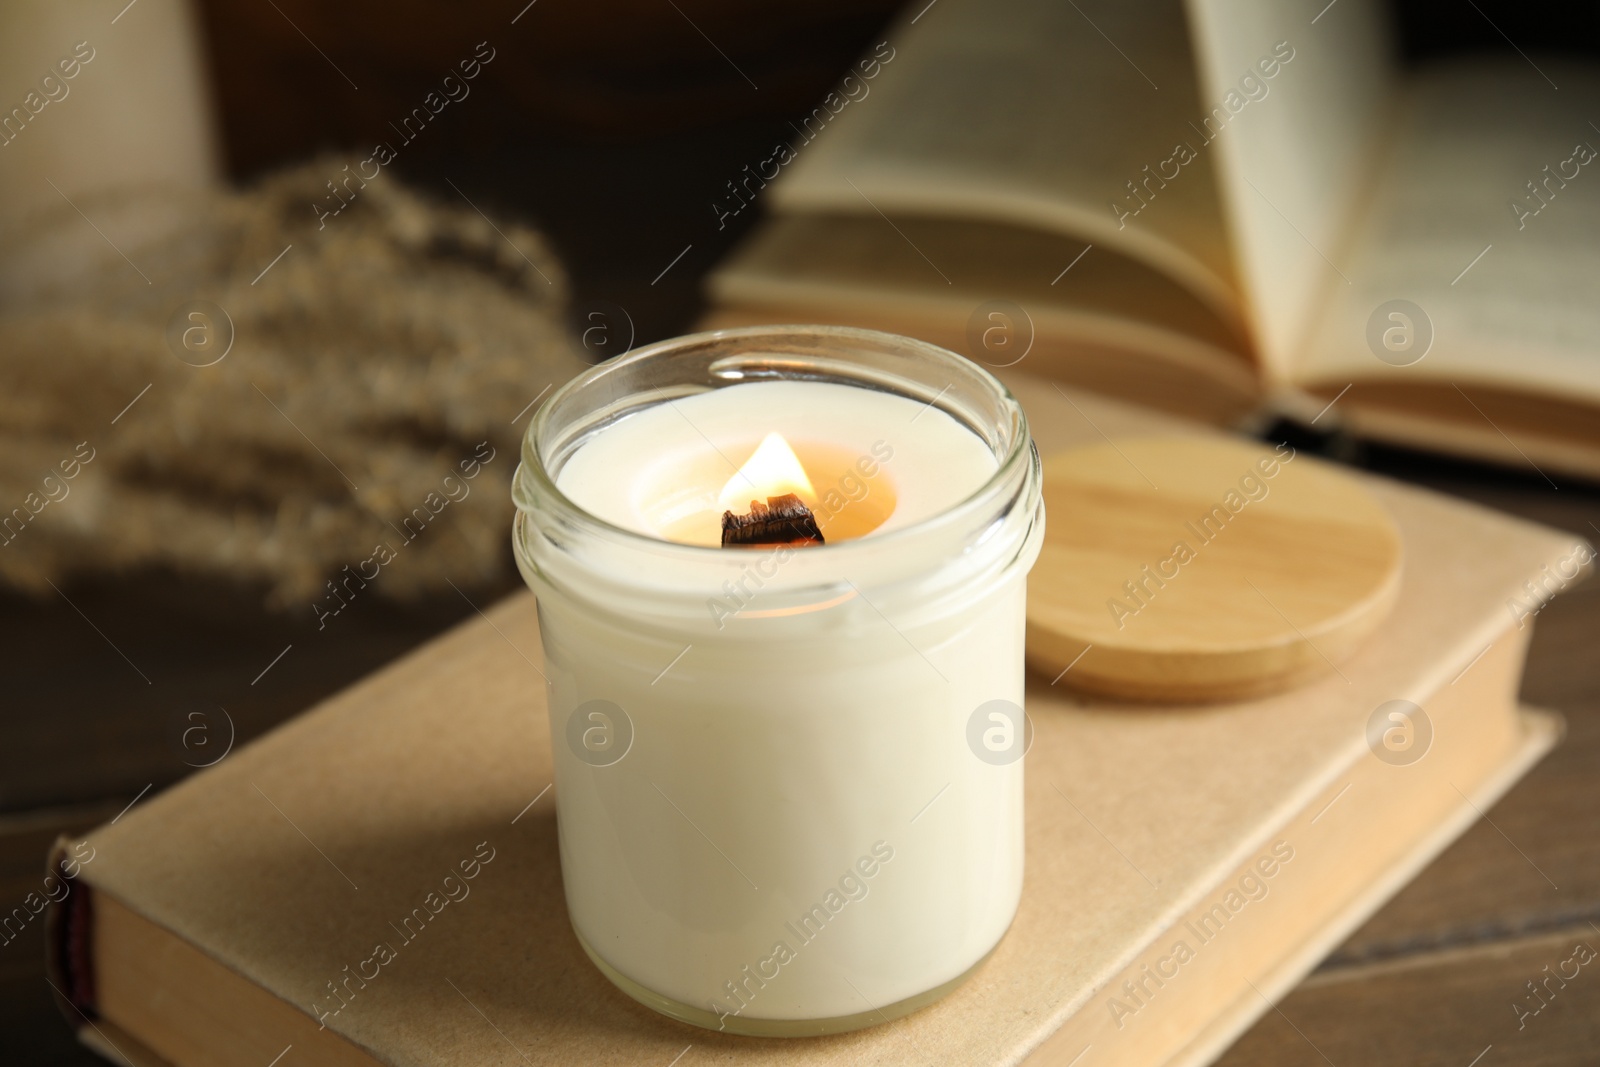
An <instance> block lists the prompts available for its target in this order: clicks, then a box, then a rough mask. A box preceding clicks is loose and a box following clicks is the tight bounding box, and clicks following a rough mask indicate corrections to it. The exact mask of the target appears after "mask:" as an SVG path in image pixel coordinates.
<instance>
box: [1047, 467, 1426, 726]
mask: <svg viewBox="0 0 1600 1067" xmlns="http://www.w3.org/2000/svg"><path fill="white" fill-rule="evenodd" d="M1044 497H1045V515H1046V520H1045V542H1044V548H1043V550H1042V551H1041V552H1040V554H1039V560H1038V562H1037V563H1036V564H1035V566H1034V569H1033V572H1032V573H1031V575H1030V576H1029V579H1028V661H1029V663H1030V665H1032V666H1033V667H1034V668H1035V669H1037V670H1040V671H1042V672H1044V673H1045V674H1046V675H1047V676H1048V677H1050V678H1052V679H1057V680H1058V681H1059V683H1060V684H1062V685H1070V686H1072V687H1074V688H1077V689H1081V690H1085V691H1088V692H1093V693H1098V694H1102V695H1107V696H1113V697H1120V698H1125V699H1132V700H1152V701H1163V702H1168V703H1185V702H1191V701H1216V700H1236V699H1243V698H1246V697H1252V696H1259V695H1262V694H1265V693H1269V692H1275V691H1277V690H1280V689H1285V688H1289V687H1291V686H1294V685H1299V684H1302V683H1304V682H1307V681H1309V680H1311V679H1313V678H1315V677H1317V676H1319V675H1322V674H1324V673H1327V672H1329V671H1335V670H1338V666H1337V665H1338V664H1339V663H1340V662H1341V661H1343V660H1344V659H1345V658H1346V657H1348V656H1349V655H1350V654H1351V653H1352V652H1354V651H1355V649H1356V648H1357V646H1358V645H1359V644H1360V642H1361V641H1362V639H1363V638H1365V637H1366V636H1367V635H1368V634H1369V633H1371V632H1372V630H1373V628H1374V627H1376V626H1377V624H1378V623H1379V622H1381V621H1382V620H1383V618H1384V617H1385V616H1386V615H1387V614H1388V613H1389V609H1390V608H1391V607H1392V606H1393V604H1394V601H1395V597H1396V595H1397V594H1398V592H1399V588H1400V561H1401V545H1400V533H1399V530H1398V529H1396V527H1395V525H1394V522H1393V521H1392V520H1391V519H1390V518H1389V515H1388V513H1387V512H1386V511H1385V510H1384V509H1383V507H1382V506H1381V505H1380V504H1379V503H1378V501H1377V500H1376V499H1375V498H1374V497H1373V495H1372V494H1371V493H1370V492H1368V491H1367V489H1366V487H1365V486H1363V485H1362V484H1361V483H1360V482H1359V481H1357V480H1356V479H1355V478H1353V477H1351V476H1350V475H1347V474H1343V473H1341V472H1339V471H1338V470H1337V469H1336V468H1334V467H1332V466H1330V465H1328V464H1325V463H1321V462H1319V461H1318V460H1315V459H1313V458H1311V457H1309V456H1297V455H1296V454H1295V452H1294V450H1293V449H1292V448H1290V447H1289V446H1287V445H1281V446H1278V448H1277V449H1274V448H1271V447H1268V446H1265V445H1261V444H1258V443H1254V442H1244V441H1237V440H1231V439H1226V438H1216V439H1213V438H1194V437H1161V438H1130V439H1119V440H1114V441H1107V442H1106V443H1104V444H1100V445H1093V446H1089V447H1085V448H1078V449H1073V450H1070V451H1067V452H1062V453H1058V454H1056V455H1053V456H1049V457H1047V458H1046V459H1045V463H1044Z"/></svg>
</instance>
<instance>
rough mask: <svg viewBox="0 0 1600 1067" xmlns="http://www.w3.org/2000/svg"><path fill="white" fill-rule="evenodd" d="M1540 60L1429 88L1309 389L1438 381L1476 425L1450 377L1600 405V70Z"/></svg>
mask: <svg viewBox="0 0 1600 1067" xmlns="http://www.w3.org/2000/svg"><path fill="white" fill-rule="evenodd" d="M1534 59H1535V60H1536V61H1537V62H1538V66H1537V67H1536V66H1534V65H1533V63H1532V62H1529V61H1526V60H1524V59H1522V58H1520V57H1517V56H1508V57H1506V58H1505V59H1504V60H1495V61H1483V60H1478V61H1472V62H1458V63H1453V64H1449V65H1446V66H1441V67H1439V68H1435V69H1433V70H1431V71H1428V72H1425V73H1424V74H1422V75H1421V76H1420V77H1419V78H1418V79H1417V80H1416V84H1415V87H1414V89H1413V90H1412V92H1411V94H1410V98H1409V101H1408V105H1407V106H1406V108H1405V109H1404V110H1403V112H1402V113H1401V115H1400V117H1399V122H1398V125H1397V128H1396V131H1395V135H1394V139H1393V148H1392V152H1391V155H1390V157H1389V160H1388V162H1387V164H1386V166H1385V169H1384V171H1383V174H1382V177H1381V185H1380V187H1379V193H1378V196H1377V198H1376V200H1375V202H1374V204H1373V208H1372V211H1371V213H1370V214H1369V215H1368V216H1367V218H1366V219H1365V220H1364V222H1363V224H1362V226H1361V227H1360V229H1359V230H1358V232H1357V235H1356V237H1357V242H1356V244H1355V247H1354V251H1353V254H1352V256H1351V258H1350V259H1349V260H1348V261H1347V262H1346V263H1345V264H1343V265H1344V267H1345V273H1347V274H1348V275H1349V276H1350V278H1351V280H1352V282H1353V284H1352V285H1351V286H1349V287H1344V286H1340V287H1339V288H1340V289H1341V290H1342V292H1336V293H1335V294H1334V296H1335V301H1334V303H1333V304H1332V305H1331V306H1330V308H1329V313H1328V317H1327V318H1326V320H1325V321H1324V324H1323V326H1322V328H1321V329H1320V330H1319V331H1318V334H1319V337H1318V343H1317V344H1316V345H1314V346H1312V347H1311V348H1310V350H1309V351H1308V356H1307V360H1306V363H1305V364H1304V366H1303V367H1301V368H1300V370H1299V373H1298V374H1297V376H1296V378H1297V380H1298V381H1299V382H1300V383H1302V384H1306V385H1315V384H1319V383H1323V384H1332V386H1333V388H1335V389H1337V388H1340V387H1342V386H1343V385H1344V384H1345V383H1347V382H1351V381H1354V380H1358V379H1359V380H1361V381H1362V382H1363V383H1365V382H1368V381H1372V382H1377V383H1381V384H1384V385H1386V386H1392V385H1403V384H1407V383H1411V384H1416V385H1420V384H1422V383H1429V382H1431V383H1434V384H1436V385H1437V386H1439V387H1441V388H1442V389H1443V390H1444V391H1445V392H1446V393H1448V398H1449V399H1453V400H1454V401H1456V404H1457V406H1459V407H1460V408H1461V409H1462V412H1463V413H1464V417H1466V418H1468V419H1470V420H1472V421H1481V420H1480V419H1479V418H1478V416H1477V415H1475V414H1474V413H1473V411H1472V409H1471V407H1470V406H1469V405H1468V403H1466V402H1463V400H1462V398H1461V397H1459V396H1457V395H1456V392H1455V388H1454V387H1453V385H1452V383H1454V386H1459V388H1461V389H1462V390H1464V391H1465V395H1466V396H1467V397H1468V398H1470V399H1471V400H1473V401H1474V402H1479V403H1480V405H1481V399H1480V398H1479V397H1477V396H1476V395H1474V393H1473V385H1474V384H1476V385H1478V386H1479V387H1492V388H1495V389H1504V390H1507V391H1511V392H1520V393H1524V394H1527V393H1533V394H1545V395H1547V396H1554V397H1557V398H1560V399H1561V400H1563V401H1566V402H1579V403H1589V404H1594V403H1600V355H1597V353H1596V344H1597V342H1596V338H1597V337H1600V159H1597V152H1600V128H1597V127H1596V125H1595V123H1597V122H1600V76H1597V75H1596V74H1594V73H1593V72H1592V71H1589V70H1587V69H1584V68H1579V67H1575V66H1571V65H1561V64H1557V63H1552V62H1551V61H1549V60H1546V59H1542V58H1540V57H1537V56H1536V57H1534ZM1555 86H1559V87H1560V88H1559V90H1558V89H1557V88H1555ZM1395 300H1406V301H1409V302H1411V303H1412V304H1413V305H1414V306H1415V307H1416V308H1417V309H1420V312H1421V314H1420V315H1418V314H1416V313H1415V312H1409V311H1405V310H1403V309H1402V311H1401V312H1400V314H1401V315H1402V318H1401V319H1392V318H1390V317H1389V313H1387V312H1384V311H1383V310H1382V308H1383V306H1384V305H1386V304H1388V303H1389V302H1390V301H1395ZM1372 323H1375V324H1376V329H1375V332H1374V331H1373V329H1372V327H1369V324H1372ZM1390 330H1394V331H1396V332H1393V333H1389V334H1388V341H1389V342H1391V343H1390V344H1389V345H1387V346H1386V344H1385V333H1386V332H1387V331H1390ZM1407 331H1410V332H1411V333H1412V338H1411V339H1410V341H1409V342H1408V340H1407V337H1406V333H1407ZM1369 332H1374V341H1373V342H1372V343H1369V337H1368V334H1369ZM1406 343H1409V344H1410V345H1411V346H1412V347H1411V348H1410V350H1409V351H1405V350H1402V349H1401V346H1403V345H1404V344H1406ZM1374 344H1376V347H1374ZM1380 352H1381V353H1384V354H1383V355H1381V356H1380V355H1379V353H1380ZM1592 433H1593V424H1592V422H1591V426H1590V434H1591V436H1592Z"/></svg>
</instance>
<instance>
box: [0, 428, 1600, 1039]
mask: <svg viewBox="0 0 1600 1067" xmlns="http://www.w3.org/2000/svg"><path fill="white" fill-rule="evenodd" d="M1366 465H1367V466H1369V467H1374V468H1376V469H1380V470H1384V471H1385V472H1387V473H1390V474H1393V475H1396V476H1400V477H1405V478H1408V479H1410V480H1413V481H1417V482H1419V483H1422V484H1428V485H1431V486H1433V487H1435V488H1440V489H1443V490H1445V491H1449V492H1455V493H1458V494H1460V495H1462V496H1466V497H1469V498H1472V499H1476V500H1478V501H1481V502H1483V503H1486V504H1489V505H1491V506H1495V507H1499V508H1502V509H1504V510H1507V511H1512V512H1515V513H1518V514H1521V515H1525V516H1527V517H1530V518H1534V519H1537V520H1539V521H1542V522H1546V523H1549V524H1551V525H1554V526H1558V527H1561V528H1563V529H1567V530H1570V531H1572V532H1573V533H1576V534H1579V535H1584V534H1587V535H1588V536H1589V537H1590V538H1591V539H1594V540H1600V491H1597V490H1594V489H1588V490H1585V489H1583V488H1582V487H1579V486H1576V485H1566V484H1563V485H1562V487H1561V489H1560V490H1559V491H1552V490H1551V489H1550V488H1549V486H1548V485H1546V484H1545V483H1544V482H1543V481H1540V480H1538V479H1536V478H1528V479H1523V478H1520V477H1514V476H1507V475H1500V474H1496V473H1494V472H1489V471H1484V470H1470V469H1465V468H1456V467H1448V466H1444V465H1441V464H1435V463H1427V462H1420V461H1417V460H1414V459H1410V458H1407V457H1404V456H1382V457H1376V458H1369V461H1368V462H1367V463H1366ZM508 589H509V587H506V586H502V587H498V588H477V589H471V590H466V591H465V595H466V596H467V597H470V598H471V599H472V601H473V602H475V603H477V604H479V605H483V604H487V603H489V602H491V601H492V600H494V599H495V598H496V597H497V596H499V595H502V594H503V593H504V592H506V591H508ZM63 593H64V596H56V597H54V598H52V599H49V600H44V601H37V602H36V601H29V600H26V599H24V598H21V597H18V596H16V595H14V594H4V595H0V647H4V648H5V650H6V654H5V658H4V665H3V667H0V692H4V693H5V706H6V708H7V709H8V713H7V714H6V715H5V716H4V741H3V743H0V901H3V902H4V903H5V905H6V907H7V908H9V907H10V906H11V905H12V904H14V903H18V902H20V901H21V900H22V899H23V897H25V896H26V895H27V893H28V892H30V891H32V890H35V889H37V888H38V887H39V886H40V884H41V880H42V877H43V873H44V856H45V851H46V849H47V848H48V846H49V844H50V842H51V841H52V840H53V838H54V837H55V835H56V834H57V833H69V832H72V831H75V830H80V829H84V828H87V827H90V826H92V825H95V824H97V823H100V822H103V821H105V820H106V819H109V818H111V817H113V816H115V815H117V814H118V812H119V811H120V810H122V809H123V808H124V807H125V806H126V805H128V804H129V803H130V802H132V801H134V800H135V799H136V798H141V797H143V796H148V795H149V793H148V792H146V790H150V791H154V790H158V789H161V788H163V787H165V786H167V785H169V784H171V783H172V782H174V781H176V780H178V779H179V778H181V777H182V776H183V775H185V774H188V773H192V768H191V767H190V766H189V764H194V763H200V762H204V761H205V760H207V759H210V758H212V757H213V756H214V755H215V754H216V751H217V750H215V749H211V750H206V749H204V748H203V747H202V746H200V745H198V744H197V742H198V741H199V737H200V735H197V734H190V735H189V736H188V739H187V740H188V742H189V743H188V744H187V745H186V744H185V730H187V729H189V728H190V727H192V726H193V725H195V724H196V723H199V722H204V723H205V724H206V726H207V730H208V735H209V737H208V742H207V743H217V744H220V743H222V742H223V741H225V739H226V738H225V734H226V726H225V723H226V720H225V719H224V717H223V716H222V715H221V714H220V711H219V709H221V708H226V710H227V715H228V716H229V717H231V720H232V722H233V723H234V724H235V725H236V727H237V732H238V739H239V742H240V743H242V742H244V741H247V740H249V739H250V738H251V737H254V736H257V735H259V734H260V733H262V732H263V731H265V730H266V729H268V728H270V727H271V726H272V725H274V724H275V723H277V722H279V721H281V720H283V719H284V718H286V717H288V716H290V715H293V714H294V713H296V712H297V711H299V710H301V709H302V708H304V707H306V706H307V705H309V704H310V703H312V702H314V701H315V700H317V699H319V698H320V697H322V696H324V695H326V694H329V693H331V692H334V691H336V690H337V689H339V688H341V687H342V686H344V685H347V684H349V683H350V682H352V681H354V680H355V679H357V678H359V677H361V676H362V675H364V674H366V673H367V672H368V671H370V670H372V669H373V668H375V667H377V666H378V665H379V664H381V663H384V662H386V661H387V660H389V659H392V658H394V657H395V656H398V655H400V654H401V653H403V652H404V651H406V650H407V649H409V648H411V647H413V646H414V645H416V644H417V643H419V642H420V641H422V640H424V639H426V638H427V637H429V636H431V635H432V634H434V633H436V632H438V631H439V630H441V629H443V628H445V627H447V626H449V625H451V624H453V623H454V622H456V621H458V620H459V619H461V618H463V617H465V616H466V615H468V614H471V613H472V611H473V608H472V606H471V605H470V604H468V603H467V602H466V600H465V598H463V597H458V596H456V595H455V594H451V595H450V596H449V597H447V598H441V599H437V600H433V601H429V602H427V603H425V604H421V605H417V606H414V607H410V608H397V607H395V606H393V605H389V604H384V603H382V602H377V601H369V602H362V603H358V604H356V605H354V614H353V617H351V618H350V619H348V620H343V619H342V620H341V623H342V624H344V623H348V624H347V625H341V626H340V628H339V630H340V632H339V635H338V639H337V640H336V641H327V640H317V639H315V637H314V634H315V631H314V628H313V627H312V625H311V622H312V620H311V618H310V613H309V612H308V613H306V618H305V619H300V618H299V617H298V616H296V617H294V618H285V617H283V616H281V615H275V614H271V613H269V612H267V611H265V610H264V609H262V608H261V607H260V596H259V592H258V591H255V590H247V589H239V588H235V587H229V586H223V585H218V584H215V583H207V582H199V581H195V580H192V579H185V578H178V577H175V576H172V575H142V576H138V577H135V578H132V579H129V580H125V581H122V582H118V583H90V584H82V583H74V584H69V585H68V586H65V587H64V588H63ZM67 597H70V598H71V603H68V602H67V599H66V598H67ZM1597 638H1600V582H1589V583H1587V584H1584V585H1580V586H1578V587H1577V588H1576V589H1574V590H1572V591H1570V592H1568V593H1567V594H1565V595H1563V596H1561V597H1559V598H1557V599H1556V600H1555V601H1553V602H1552V603H1551V604H1550V605H1549V606H1548V607H1546V608H1545V609H1544V611H1543V612H1542V613H1541V614H1540V615H1539V617H1538V620H1537V623H1536V629H1535V636H1534V640H1533V648H1532V652H1531V655H1530V662H1529V666H1528V672H1527V677H1526V680H1525V683H1524V687H1523V692H1522V697H1523V699H1524V700H1525V701H1527V702H1530V703H1534V704H1538V705H1543V706H1546V707H1552V708H1557V709H1560V710H1561V711H1564V712H1565V713H1566V714H1567V718H1568V724H1569V732H1568V736H1567V738H1566V741H1565V743H1564V744H1562V745H1561V746H1560V747H1559V748H1557V749H1556V751H1555V752H1553V753H1552V754H1551V755H1550V756H1549V757H1547V758H1546V759H1545V760H1544V762H1543V763H1541V764H1540V765H1539V766H1538V767H1536V768H1535V769H1534V770H1533V772H1532V773H1531V774H1530V775H1529V776H1528V777H1527V778H1526V779H1525V780H1524V781H1523V782H1522V783H1520V784H1519V785H1518V786H1517V787H1516V788H1515V789H1513V790H1512V791H1511V793H1510V794H1509V795H1508V796H1507V797H1506V798H1505V799H1504V800H1502V801H1501V802H1500V803H1499V804H1498V805H1496V806H1495V807H1494V808H1493V809H1492V810H1490V811H1488V812H1487V813H1485V816H1484V818H1482V819H1480V820H1479V821H1478V823H1477V824H1475V825H1474V826H1473V827H1472V828H1471V829H1470V830H1469V831H1468V832H1467V833H1466V835H1465V836H1464V837H1462V838H1461V840H1460V841H1458V842H1457V843H1456V844H1455V845H1454V846H1453V847H1451V848H1450V849H1449V850H1448V851H1447V852H1445V853H1444V855H1442V856H1441V857H1440V858H1439V859H1438V861H1436V862H1435V863H1434V864H1433V865H1432V866H1431V867H1429V868H1428V869H1427V870H1426V871H1424V872H1423V874H1422V875H1421V876H1420V877H1419V878H1418V879H1417V880H1416V881H1415V882H1414V883H1412V884H1411V885H1410V886H1408V887H1407V888H1406V889H1405V890H1403V891H1402V892H1401V893H1400V894H1399V895H1398V896H1397V897H1395V899H1394V900H1393V901H1391V902H1390V903H1389V905H1388V906H1387V907H1385V908H1384V909H1383V910H1382V911H1381V912H1379V913H1378V914H1377V915H1376V916H1375V917H1374V918H1373V919H1372V920H1371V921H1370V922H1368V923H1367V924H1366V926H1364V927H1363V928H1362V929H1361V930H1359V931H1357V932H1356V934H1355V935H1354V936H1352V937H1351V938H1350V939H1349V940H1348V941H1347V942H1346V943H1345V944H1344V945H1342V946H1341V947H1340V948H1339V949H1338V950H1337V951H1336V952H1334V954H1333V955H1332V956H1331V957H1329V959H1328V960H1327V961H1325V962H1324V963H1323V965H1322V966H1321V967H1320V968H1318V970H1317V971H1316V972H1315V973H1313V974H1312V975H1311V976H1310V977H1309V978H1308V979H1307V980H1306V981H1305V982H1303V983H1302V984H1301V985H1300V987H1299V988H1297V989H1296V990H1295V991H1294V992H1293V993H1292V994H1290V995H1289V996H1288V997H1286V998H1285V999H1284V1000H1283V1001H1282V1002H1281V1003H1279V1004H1277V1005H1276V1006H1275V1008H1274V1010H1273V1011H1270V1012H1268V1013H1267V1014H1266V1015H1265V1016H1264V1017H1263V1018H1262V1019H1261V1021H1260V1022H1258V1023H1257V1024H1256V1026H1255V1027H1254V1028H1253V1029H1252V1030H1251V1031H1250V1032H1249V1033H1247V1034H1246V1035H1245V1036H1244V1037H1243V1038H1241V1039H1240V1041H1239V1042H1238V1043H1237V1044H1236V1045H1235V1046H1234V1048H1233V1049H1232V1050H1231V1051H1229V1052H1228V1054H1227V1055H1226V1056H1225V1057H1224V1058H1223V1061H1222V1062H1223V1063H1224V1064H1227V1065H1228V1067H1254V1065H1257V1064H1260V1065H1267V1064H1271V1065H1274V1067H1294V1065H1300V1064H1304V1065H1307V1067H1318V1065H1325V1064H1329V1063H1331V1064H1336V1065H1338V1067H1346V1065H1348V1064H1366V1065H1384V1064H1394V1065H1397V1067H1398V1065H1407V1067H1411V1065H1418V1064H1439V1065H1447V1067H1471V1065H1472V1064H1474V1063H1477V1064H1479V1065H1481V1067H1499V1065H1503V1064H1509V1063H1517V1064H1547V1065H1573V1067H1577V1065H1579V1064H1586V1065H1587V1064H1593V1063H1595V1062H1596V1061H1597V1058H1600V959H1597V960H1596V961H1594V962H1592V963H1590V964H1589V965H1587V966H1584V967H1582V968H1581V969H1580V971H1579V973H1578V975H1577V977H1575V978H1571V979H1570V980H1568V981H1566V982H1565V984H1564V985H1562V984H1560V980H1559V979H1558V978H1551V979H1549V981H1548V985H1547V986H1541V989H1542V990H1543V989H1546V988H1548V990H1551V991H1553V992H1546V993H1544V994H1543V996H1544V998H1545V999H1544V1000H1543V1001H1538V1000H1535V999H1534V994H1533V993H1532V992H1530V990H1529V987H1528V986H1527V985H1526V984H1525V983H1528V982H1530V981H1540V982H1542V981H1545V980H1546V978H1547V977H1548V976H1549V975H1550V974H1551V973H1553V972H1554V971H1555V970H1556V969H1557V966H1558V965H1559V964H1561V963H1562V961H1565V960H1568V959H1569V958H1571V957H1572V956H1573V950H1574V946H1575V945H1576V944H1578V943H1584V944H1587V945H1589V946H1592V947H1593V948H1594V949H1595V950H1597V951H1600V655H1597V653H1596V641H1597ZM113 644H114V645H115V647H113ZM286 646H292V647H290V649H289V652H288V654H286V655H284V656H283V658H282V659H281V660H279V661H278V662H277V663H276V664H275V665H274V666H273V667H272V669H271V670H270V671H268V672H267V673H266V674H265V675H264V676H262V677H260V678H259V680H258V681H256V682H255V683H254V684H252V682H251V680H252V679H254V678H257V676H258V675H260V674H261V672H262V670H263V668H265V667H266V666H267V665H268V664H269V663H271V662H273V658H274V657H275V656H277V655H278V654H279V653H280V652H281V651H283V650H284V649H285V647H286ZM146 678H148V679H149V681H148V683H147V682H146V680H145V679H146ZM192 713H200V714H201V715H203V716H204V718H203V719H197V718H194V717H193V715H192ZM40 925H41V924H38V923H33V924H30V925H29V927H28V928H27V930H26V931H25V932H24V933H23V935H22V936H21V937H20V938H18V939H17V940H16V941H13V942H11V943H10V944H8V945H6V946H5V947H4V948H0V1063H6V1064H11V1063H28V1064H63V1065H65V1064H74V1065H84V1067H88V1065H91V1064H96V1063H99V1062H101V1061H99V1060H98V1059H97V1058H96V1057H94V1056H93V1055H92V1054H90V1053H89V1052H87V1051H85V1050H83V1049H81V1048H80V1047H78V1046H77V1045H76V1043H75V1042H74V1040H73V1038H72V1035H71V1031H70V1029H69V1027H68V1026H67V1024H66V1022H65V1021H64V1020H63V1019H62V1018H61V1017H60V1016H59V1015H58V1014H57V1013H56V1010H55V1008H54V1006H53V1005H52V1003H51V1001H50V997H49V989H48V987H47V986H46V984H45V980H44V974H43V967H42V957H43V952H44V947H43V940H42V936H41V933H40ZM1571 966H1572V965H1571V964H1567V967H1566V969H1567V971H1568V973H1569V974H1570V972H1571ZM1547 967H1548V968H1550V970H1549V971H1546V970H1545V968H1547ZM1546 1001H1547V1003H1546ZM1517 1005H1521V1008H1520V1010H1519V1009H1518V1007H1517ZM1541 1005H1543V1006H1542V1007H1541ZM1535 1007H1539V1008H1540V1010H1539V1011H1538V1012H1537V1014H1534V1013H1533V1009H1534V1008H1535ZM1480 1055H1481V1056H1482V1058H1481V1059H1476V1057H1479V1056H1480Z"/></svg>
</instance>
